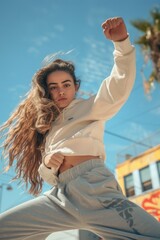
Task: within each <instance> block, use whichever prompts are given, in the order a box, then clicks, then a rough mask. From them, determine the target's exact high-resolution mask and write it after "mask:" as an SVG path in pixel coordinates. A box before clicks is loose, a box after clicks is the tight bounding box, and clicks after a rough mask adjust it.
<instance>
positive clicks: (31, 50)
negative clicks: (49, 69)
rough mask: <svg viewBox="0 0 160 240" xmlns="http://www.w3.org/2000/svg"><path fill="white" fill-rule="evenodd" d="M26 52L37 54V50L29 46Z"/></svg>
mask: <svg viewBox="0 0 160 240" xmlns="http://www.w3.org/2000/svg"><path fill="white" fill-rule="evenodd" d="M28 52H29V53H33V54H39V50H38V49H37V48H36V47H29V48H28Z"/></svg>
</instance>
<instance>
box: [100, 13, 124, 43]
mask: <svg viewBox="0 0 160 240" xmlns="http://www.w3.org/2000/svg"><path fill="white" fill-rule="evenodd" d="M102 28H103V32H104V35H105V36H106V38H107V39H109V40H112V41H114V42H117V41H123V40H125V39H126V38H127V37H128V34H127V29H126V25H125V23H124V21H123V19H122V18H121V17H114V18H109V19H107V20H106V21H105V22H104V23H102Z"/></svg>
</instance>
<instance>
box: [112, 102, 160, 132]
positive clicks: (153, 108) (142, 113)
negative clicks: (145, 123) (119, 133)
mask: <svg viewBox="0 0 160 240" xmlns="http://www.w3.org/2000/svg"><path fill="white" fill-rule="evenodd" d="M159 107H160V104H158V105H156V106H154V107H152V108H151V109H147V110H145V111H143V112H141V113H139V114H137V115H135V116H130V117H129V118H127V119H124V120H122V121H120V122H119V123H117V124H115V125H113V126H112V127H115V126H117V125H121V124H122V123H124V122H126V121H128V120H130V119H133V118H137V117H139V116H142V115H144V114H146V113H148V112H152V111H153V110H155V109H157V108H159Z"/></svg>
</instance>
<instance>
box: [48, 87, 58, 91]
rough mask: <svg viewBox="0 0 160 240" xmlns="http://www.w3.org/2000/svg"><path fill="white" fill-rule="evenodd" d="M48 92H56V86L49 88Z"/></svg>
mask: <svg viewBox="0 0 160 240" xmlns="http://www.w3.org/2000/svg"><path fill="white" fill-rule="evenodd" d="M49 90H50V91H55V90H57V87H56V86H52V87H50V88H49Z"/></svg>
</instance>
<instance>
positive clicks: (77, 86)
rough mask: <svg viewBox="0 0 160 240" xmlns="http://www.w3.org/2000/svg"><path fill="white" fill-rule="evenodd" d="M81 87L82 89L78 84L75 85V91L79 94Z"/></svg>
mask: <svg viewBox="0 0 160 240" xmlns="http://www.w3.org/2000/svg"><path fill="white" fill-rule="evenodd" d="M79 87H80V86H79V84H76V85H75V90H76V92H78V89H79Z"/></svg>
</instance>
